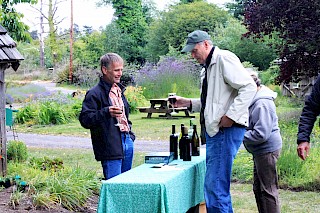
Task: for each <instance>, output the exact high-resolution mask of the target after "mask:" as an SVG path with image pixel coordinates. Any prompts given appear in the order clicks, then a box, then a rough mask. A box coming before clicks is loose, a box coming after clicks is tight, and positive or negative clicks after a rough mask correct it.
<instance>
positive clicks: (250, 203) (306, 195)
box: [17, 108, 320, 213]
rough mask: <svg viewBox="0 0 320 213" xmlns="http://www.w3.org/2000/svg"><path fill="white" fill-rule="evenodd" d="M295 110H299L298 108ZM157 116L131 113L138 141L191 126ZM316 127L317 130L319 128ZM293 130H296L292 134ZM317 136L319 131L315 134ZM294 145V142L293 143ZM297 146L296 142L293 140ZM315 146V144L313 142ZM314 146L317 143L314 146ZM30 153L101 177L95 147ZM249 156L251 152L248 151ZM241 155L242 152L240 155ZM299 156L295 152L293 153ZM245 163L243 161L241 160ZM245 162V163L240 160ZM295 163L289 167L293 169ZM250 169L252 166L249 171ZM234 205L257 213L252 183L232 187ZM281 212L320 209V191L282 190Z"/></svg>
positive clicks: (48, 130) (74, 130)
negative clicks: (55, 159)
mask: <svg viewBox="0 0 320 213" xmlns="http://www.w3.org/2000/svg"><path fill="white" fill-rule="evenodd" d="M296 111H300V110H299V109H297V110H296ZM296 111H294V112H292V110H291V111H290V110H288V109H287V108H279V111H278V113H279V114H281V116H279V118H281V120H285V121H287V120H294V121H295V120H297V118H296V114H299V113H300V112H299V113H297V112H296ZM193 115H195V116H196V118H195V119H194V123H195V124H197V126H198V131H199V114H198V113H196V114H193ZM153 116H155V118H152V119H145V117H146V114H145V113H136V114H131V115H130V120H131V121H132V122H133V131H134V132H135V133H136V135H137V139H138V140H163V141H165V140H168V137H169V135H170V133H171V125H172V124H175V125H176V130H177V132H180V124H181V123H184V124H185V125H187V126H189V121H190V119H189V118H181V119H172V120H169V119H157V118H156V117H157V116H158V114H154V115H153ZM281 127H282V130H283V131H282V133H283V135H282V136H283V140H284V142H285V141H286V143H288V141H289V142H291V141H294V140H295V134H296V128H292V127H291V124H290V125H288V124H287V123H285V125H282V126H281ZM287 129H288V130H287ZM316 130H317V129H316ZM17 131H18V132H28V133H37V134H50V135H70V136H81V137H90V131H89V130H87V129H84V128H82V127H81V126H80V124H79V121H77V120H75V121H72V122H71V123H69V124H64V125H50V126H32V127H27V126H26V125H17ZM292 131H294V133H292ZM316 135H317V134H316ZM290 144H291V143H290ZM293 145H294V146H295V143H293ZM313 145H316V143H314V144H313ZM314 147H315V146H314ZM29 154H30V155H31V156H37V157H41V156H49V157H60V158H62V159H63V161H64V164H65V165H66V166H71V167H72V166H79V167H81V168H83V169H85V170H94V171H96V173H97V176H98V177H102V176H103V175H102V170H101V165H100V163H99V162H97V161H96V160H95V159H94V156H93V152H92V150H84V149H39V148H32V149H31V148H29ZM245 154H247V155H248V153H245ZM144 155H145V153H135V158H134V167H135V166H138V165H140V164H142V163H143V161H144ZM240 156H241V155H239V157H240ZM294 157H295V158H296V153H294ZM241 162H242V161H241ZM240 164H242V163H240ZM292 166H293V165H292V164H288V167H290V168H292ZM244 171H245V169H241V168H240V170H239V173H241V174H244V173H243V172H244ZM248 171H249V172H251V169H249V170H248ZM231 193H232V199H233V206H234V211H235V212H240V213H241V212H243V213H250V212H257V208H256V204H255V199H254V195H253V193H252V186H251V185H250V184H239V183H233V184H232V186H231ZM280 201H281V212H288V213H289V212H290V213H292V212H297V213H298V212H307V213H308V212H310V213H312V212H319V210H318V209H320V194H319V193H318V192H310V191H301V192H295V191H290V190H280Z"/></svg>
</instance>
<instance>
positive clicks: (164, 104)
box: [138, 98, 195, 119]
mask: <svg viewBox="0 0 320 213" xmlns="http://www.w3.org/2000/svg"><path fill="white" fill-rule="evenodd" d="M149 101H150V107H138V109H139V111H140V112H142V113H148V115H147V117H146V118H151V116H152V114H153V113H160V114H162V115H159V117H160V118H168V119H172V118H179V117H184V118H185V117H188V118H194V117H195V116H192V115H190V114H189V110H188V108H187V107H179V108H174V109H173V108H171V107H169V102H168V98H158V99H150V100H149ZM173 110H174V111H175V112H177V113H179V112H184V115H174V116H173V115H172V114H171V113H172V112H173Z"/></svg>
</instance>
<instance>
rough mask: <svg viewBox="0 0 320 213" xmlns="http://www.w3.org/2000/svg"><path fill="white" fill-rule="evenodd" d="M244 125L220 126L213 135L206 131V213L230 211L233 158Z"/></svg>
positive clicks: (229, 212)
mask: <svg viewBox="0 0 320 213" xmlns="http://www.w3.org/2000/svg"><path fill="white" fill-rule="evenodd" d="M244 133H245V127H238V126H232V127H228V128H221V129H220V131H219V132H218V133H217V134H216V135H215V136H213V137H210V136H209V135H208V134H207V133H206V140H207V144H206V154H207V157H206V164H207V172H206V176H205V184H204V195H205V201H206V207H207V212H208V213H215V212H224V213H232V212H233V209H232V202H231V195H230V183H231V174H232V173H231V172H232V164H233V160H234V158H235V156H236V154H237V152H238V149H239V147H240V145H241V143H242V141H243V136H244Z"/></svg>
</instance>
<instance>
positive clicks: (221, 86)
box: [175, 30, 257, 213]
mask: <svg viewBox="0 0 320 213" xmlns="http://www.w3.org/2000/svg"><path fill="white" fill-rule="evenodd" d="M181 52H183V53H186V52H190V53H191V56H192V57H193V58H194V59H196V60H197V61H198V62H199V63H200V64H202V65H203V67H204V77H203V80H202V86H201V97H200V99H188V98H184V97H179V96H177V97H176V103H175V107H189V109H190V110H191V111H192V112H200V123H201V125H202V128H201V129H202V130H203V132H202V134H203V135H204V137H205V140H206V158H207V159H206V164H207V170H206V176H205V184H204V192H205V201H206V207H207V212H208V213H211V212H228V213H230V212H233V210H232V202H231V195H230V183H231V172H232V164H233V160H234V158H235V156H236V154H237V152H238V149H239V147H240V145H241V143H242V141H243V137H244V133H245V128H246V127H247V126H248V118H249V114H248V107H249V105H250V103H251V101H252V99H253V97H254V95H255V93H256V90H257V86H256V84H255V83H254V81H253V79H252V78H251V77H250V75H249V73H248V72H247V71H246V70H245V68H244V67H243V66H242V64H241V62H240V60H239V58H238V57H237V56H236V55H235V54H234V53H232V52H230V51H227V50H221V49H219V48H218V47H216V46H213V44H212V41H211V38H210V35H209V34H208V33H207V32H205V31H202V30H196V31H193V32H192V33H190V34H189V35H188V38H187V42H186V45H185V47H184V48H183V49H182V51H181Z"/></svg>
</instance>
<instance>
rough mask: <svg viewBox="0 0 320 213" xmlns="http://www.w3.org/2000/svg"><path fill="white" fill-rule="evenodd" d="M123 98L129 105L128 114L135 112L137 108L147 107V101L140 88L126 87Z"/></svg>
mask: <svg viewBox="0 0 320 213" xmlns="http://www.w3.org/2000/svg"><path fill="white" fill-rule="evenodd" d="M125 96H126V98H127V100H128V102H129V105H130V113H134V112H137V111H138V109H137V107H139V106H147V105H148V101H147V99H146V98H145V97H144V96H143V89H142V87H133V86H128V87H127V88H126V91H125Z"/></svg>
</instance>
